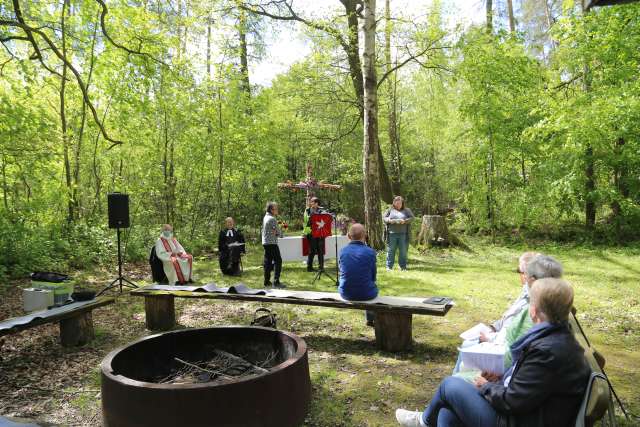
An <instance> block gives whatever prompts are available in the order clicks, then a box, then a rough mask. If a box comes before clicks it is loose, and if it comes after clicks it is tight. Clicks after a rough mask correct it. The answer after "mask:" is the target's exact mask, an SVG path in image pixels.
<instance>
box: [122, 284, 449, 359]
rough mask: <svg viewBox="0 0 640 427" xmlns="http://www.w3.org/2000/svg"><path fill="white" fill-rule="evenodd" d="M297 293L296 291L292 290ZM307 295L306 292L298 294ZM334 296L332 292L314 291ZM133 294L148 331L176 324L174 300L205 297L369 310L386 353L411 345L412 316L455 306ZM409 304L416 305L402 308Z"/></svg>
mask: <svg viewBox="0 0 640 427" xmlns="http://www.w3.org/2000/svg"><path fill="white" fill-rule="evenodd" d="M293 292H295V291H293ZM299 293H301V294H304V292H299ZM314 294H326V295H327V296H332V297H333V296H335V295H336V294H332V293H329V292H324V293H320V292H314ZM131 295H134V296H140V297H144V307H145V313H146V326H147V329H150V330H152V331H165V330H169V329H171V328H173V327H174V326H175V325H176V316H175V307H174V300H175V298H204V299H214V300H227V301H247V302H260V303H279V304H295V305H312V306H319V307H330V308H338V309H354V310H370V311H374V312H375V313H376V320H375V335H376V344H377V346H378V348H380V349H382V350H386V351H404V350H409V349H410V348H411V346H412V316H413V315H414V314H422V315H429V316H444V315H446V314H447V313H448V312H449V310H450V309H451V307H452V304H448V305H430V304H421V302H422V300H423V298H409V297H404V298H403V297H397V298H396V297H384V298H385V300H387V301H397V303H398V304H395V305H382V304H375V303H371V302H351V301H344V300H337V301H336V300H328V299H327V300H325V299H313V300H311V299H304V298H292V297H289V298H284V297H277V296H265V295H247V294H235V293H212V292H211V293H210V292H193V291H177V290H151V289H145V288H141V289H135V290H133V291H131ZM403 301H405V302H407V301H410V302H411V303H412V304H413V305H401V304H402V302H403Z"/></svg>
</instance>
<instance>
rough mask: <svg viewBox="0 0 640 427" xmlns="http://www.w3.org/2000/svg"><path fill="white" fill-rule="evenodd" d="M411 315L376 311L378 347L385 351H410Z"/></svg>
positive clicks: (411, 342)
mask: <svg viewBox="0 0 640 427" xmlns="http://www.w3.org/2000/svg"><path fill="white" fill-rule="evenodd" d="M411 321H412V316H411V314H410V313H409V314H406V313H398V312H387V311H376V320H375V325H376V345H377V346H378V348H379V349H381V350H385V351H406V350H410V349H411V346H412V344H413V341H412V337H411Z"/></svg>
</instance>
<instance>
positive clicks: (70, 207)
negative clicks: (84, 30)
mask: <svg viewBox="0 0 640 427" xmlns="http://www.w3.org/2000/svg"><path fill="white" fill-rule="evenodd" d="M68 6H69V2H68V0H64V1H63V3H62V13H61V15H60V33H61V36H62V55H63V56H64V57H65V58H66V57H67V38H66V32H67V29H66V26H65V18H66V13H67V8H68ZM66 89H67V64H66V62H63V63H62V78H61V79H60V128H61V129H60V130H61V134H62V154H63V161H64V178H65V184H66V187H67V221H68V222H73V219H74V201H73V184H72V182H71V163H70V161H69V135H68V134H67V113H66V109H65V93H66Z"/></svg>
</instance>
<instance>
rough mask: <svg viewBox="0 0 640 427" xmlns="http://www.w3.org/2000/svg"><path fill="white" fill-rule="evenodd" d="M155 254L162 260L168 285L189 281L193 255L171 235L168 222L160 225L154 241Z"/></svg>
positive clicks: (171, 230) (171, 231)
mask: <svg viewBox="0 0 640 427" xmlns="http://www.w3.org/2000/svg"><path fill="white" fill-rule="evenodd" d="M156 256H157V257H158V259H160V260H161V261H162V268H163V269H164V274H166V276H167V281H168V282H169V284H170V285H173V284H175V283H187V282H190V281H191V270H192V267H193V257H192V256H191V255H190V254H188V253H187V252H186V251H185V250H184V248H183V247H182V245H181V244H180V243H179V242H178V240H177V239H176V238H175V237H174V236H173V227H172V226H171V225H169V224H165V225H163V226H162V233H161V234H160V237H159V238H158V240H157V241H156Z"/></svg>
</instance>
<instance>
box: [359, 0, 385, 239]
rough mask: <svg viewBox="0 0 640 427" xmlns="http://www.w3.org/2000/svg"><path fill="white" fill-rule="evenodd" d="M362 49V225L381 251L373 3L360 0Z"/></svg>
mask: <svg viewBox="0 0 640 427" xmlns="http://www.w3.org/2000/svg"><path fill="white" fill-rule="evenodd" d="M362 33H363V36H364V50H363V52H362V75H363V77H364V143H363V148H362V172H363V180H362V182H363V186H364V216H365V226H366V229H367V233H368V235H369V245H370V246H371V247H372V248H374V249H382V248H384V242H383V241H382V215H381V213H380V180H379V164H378V163H379V162H378V151H379V150H380V147H379V142H378V79H377V76H376V61H375V59H376V57H375V55H376V0H364V20H363V22H362Z"/></svg>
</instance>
